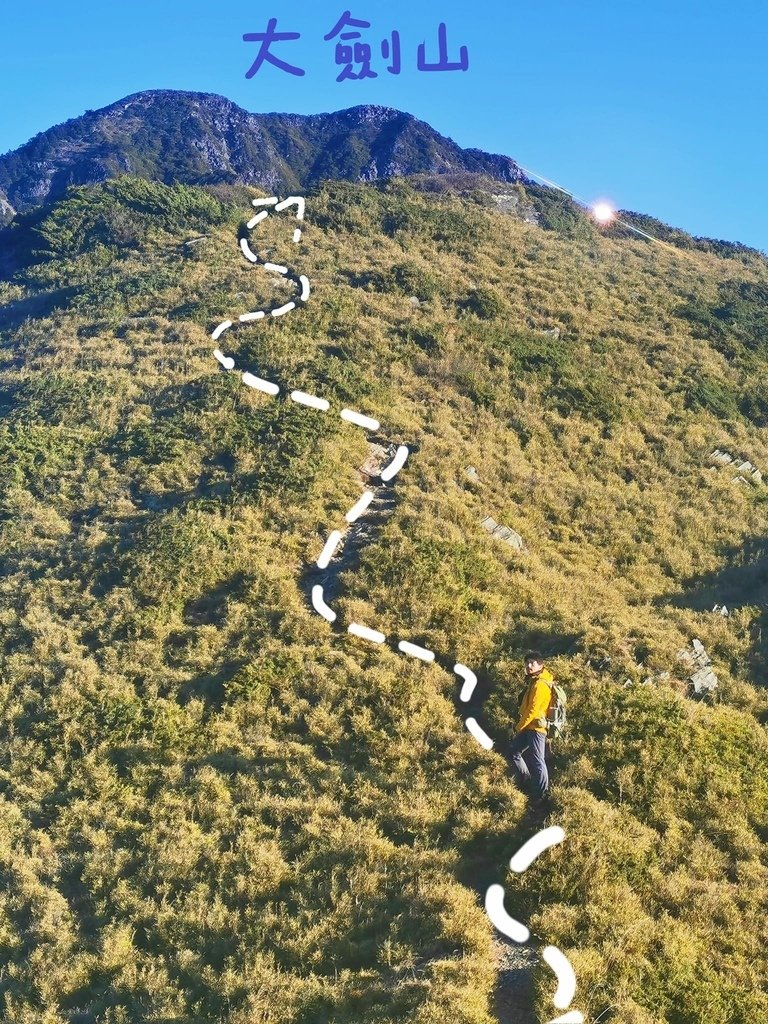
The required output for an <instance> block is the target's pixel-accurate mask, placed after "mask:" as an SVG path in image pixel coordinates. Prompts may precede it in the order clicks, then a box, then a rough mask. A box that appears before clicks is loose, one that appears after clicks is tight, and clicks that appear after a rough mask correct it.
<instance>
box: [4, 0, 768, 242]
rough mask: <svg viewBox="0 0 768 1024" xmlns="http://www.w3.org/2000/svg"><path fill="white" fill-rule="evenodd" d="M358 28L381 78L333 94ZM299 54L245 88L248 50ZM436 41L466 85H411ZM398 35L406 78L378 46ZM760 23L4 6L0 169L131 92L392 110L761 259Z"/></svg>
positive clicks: (505, 10)
mask: <svg viewBox="0 0 768 1024" xmlns="http://www.w3.org/2000/svg"><path fill="white" fill-rule="evenodd" d="M345 9H348V10H350V11H351V13H352V16H353V17H355V18H357V19H361V20H365V21H369V22H370V23H371V27H370V29H365V30H362V31H363V38H364V40H367V41H369V42H370V43H371V44H372V47H373V51H374V61H373V69H374V70H375V71H378V77H377V78H375V79H367V80H360V81H344V82H337V81H336V75H337V73H338V71H339V69H338V68H337V67H336V65H335V64H334V45H335V41H331V42H326V41H324V40H323V36H324V35H325V34H327V33H329V32H330V31H331V29H332V28H333V27H334V25H335V23H336V22H337V21H338V19H339V17H340V16H341V14H342V13H343V11H344V10H345ZM271 17H276V18H277V28H278V31H295V32H300V34H301V35H300V38H299V39H298V40H295V41H288V42H282V43H278V44H275V46H274V49H273V52H274V53H275V55H277V56H280V57H282V58H283V59H284V60H287V61H289V62H290V63H293V64H295V65H298V66H300V67H303V68H304V69H305V71H306V74H305V75H304V76H302V77H297V76H293V75H289V74H286V73H285V72H283V71H280V70H279V69H277V68H275V67H272V66H270V65H264V66H263V67H262V69H261V70H260V71H259V72H258V74H256V75H255V76H254V77H253V78H251V79H250V80H247V79H246V78H245V73H246V71H247V70H248V68H249V67H250V65H251V62H252V60H253V59H254V56H255V45H254V44H247V43H245V42H243V40H242V36H243V35H244V34H245V33H248V32H259V31H264V29H265V28H266V25H267V22H268V21H269V19H270V18H271ZM441 21H442V22H444V23H445V24H446V26H447V38H448V48H449V57H450V58H451V59H458V49H459V46H460V45H465V46H466V47H467V49H468V54H469V68H468V70H467V71H464V72H462V71H444V72H426V71H418V70H417V69H416V48H417V45H418V44H419V43H421V42H422V41H424V42H425V43H426V47H427V60H435V59H436V58H437V28H438V24H439V23H440V22H441ZM393 30H397V31H398V32H399V34H400V41H401V55H402V70H401V73H400V74H399V75H394V74H389V73H387V71H386V64H385V62H384V61H383V59H382V58H381V54H380V49H379V47H380V43H381V41H382V40H383V39H384V38H389V37H390V36H391V33H392V31H393ZM767 44H768V5H765V4H764V3H762V2H760V3H758V2H757V0H735V2H733V3H731V4H724V3H721V4H717V5H714V4H712V5H707V4H706V2H702V0H696V2H693V0H664V2H662V0H644V2H642V3H641V2H637V0H620V2H619V3H607V2H602V0H583V2H581V3H576V2H565V0H552V2H549V3H535V2H531V0H526V2H525V3H522V2H518V0H511V2H509V0H508V2H502V0H487V2H486V3H485V4H484V5H480V6H478V7H474V5H472V4H466V3H464V4H459V3H457V2H455V0H422V3H420V4H418V5H417V4H415V3H413V2H409V3H406V2H404V0H393V2H391V3H387V4H384V3H382V2H381V0H377V2H373V0H340V2H339V3H338V4H334V3H328V2H327V0H320V2H314V3H309V2H299V3H295V4H293V5H285V4H280V3H277V2H276V0H258V2H253V0H252V2H246V0H232V2H226V0H225V2H224V3H218V4H215V3H213V2H210V0H209V2H204V0H186V2H185V3H180V2H177V0H165V2H163V0H154V2H150V0H133V2H132V3H131V4H129V5H123V4H115V5H113V4H105V3H104V2H103V0H99V2H98V3H97V2H96V0H79V2H78V3H77V4H74V3H69V4H63V3H61V2H56V3H54V2H53V0H40V2H38V3H36V4H14V5H13V6H12V7H11V9H10V11H8V12H6V13H5V14H4V16H3V31H2V38H0V54H1V55H2V60H0V98H1V99H2V110H3V117H2V121H1V122H0V152H5V151H7V150H9V149H14V148H16V147H17V146H19V145H21V144H22V143H23V142H25V141H27V139H29V138H30V137H31V136H33V135H35V134H36V133H37V132H39V131H43V130H44V129H46V128H48V127H50V126H51V125H52V124H56V123H58V122H60V121H63V120H66V119H67V118H70V117H77V116H78V115H80V114H81V113H83V111H84V110H86V109H88V108H91V109H95V108H98V107H101V106H106V105H107V104H109V103H112V102H114V101H115V100H118V99H120V98H122V97H123V96H126V95H128V94H129V93H132V92H138V91H140V90H143V89H152V88H171V89H192V90H196V91H201V92H215V93H219V94H221V95H224V96H227V97H229V98H230V99H232V100H234V101H235V102H236V103H239V104H240V105H241V106H243V107H245V108H246V109H248V110H252V111H257V112H265V111H274V110H288V111H294V112H297V113H315V112H319V111H327V110H339V109H341V108H343V107H349V106H354V105H355V104H358V103H379V104H384V105H387V106H393V107H398V108H400V109H402V110H408V111H410V112H411V113H413V114H415V115H416V116H417V117H420V118H422V119H423V120H425V121H427V122H429V123H430V124H431V125H432V126H433V127H434V128H435V129H437V130H438V131H439V132H441V133H442V134H443V135H447V136H450V137H451V138H452V139H454V140H455V141H456V142H458V143H459V144H460V145H462V146H476V147H479V148H481V149H485V150H488V151H490V152H496V153H504V154H506V155H508V156H511V157H513V158H515V159H517V160H519V161H520V163H522V164H523V165H525V166H526V167H529V168H531V169H533V170H535V171H538V172H539V173H540V174H543V175H546V176H547V177H549V178H552V179H553V180H555V181H557V182H559V183H561V184H562V185H564V186H565V187H567V188H569V189H570V190H572V191H573V192H575V193H576V194H578V195H580V196H583V197H584V198H585V199H588V200H592V199H596V198H598V197H600V198H603V197H607V198H610V199H611V200H613V201H614V202H615V203H616V204H617V205H618V206H620V207H622V208H624V209H630V210H637V211H641V212H643V213H649V214H652V215H653V216H656V217H659V218H660V219H662V220H665V221H667V222H668V223H671V224H674V225H676V226H679V227H682V228H685V229H686V230H689V231H691V232H693V233H694V234H700V235H708V236H711V237H716V238H728V239H732V240H737V241H742V242H745V243H747V244H750V245H754V246H757V247H758V248H761V249H764V250H768V202H766V198H765V187H764V181H765V179H766V165H767V164H768V160H767V158H768V102H767V101H768V59H767V58H766V53H767V52H768V46H767Z"/></svg>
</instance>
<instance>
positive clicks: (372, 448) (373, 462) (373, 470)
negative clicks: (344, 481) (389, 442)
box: [360, 442, 397, 476]
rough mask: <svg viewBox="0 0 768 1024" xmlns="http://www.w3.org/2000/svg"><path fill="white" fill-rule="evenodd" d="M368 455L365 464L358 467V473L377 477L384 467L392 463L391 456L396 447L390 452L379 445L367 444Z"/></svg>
mask: <svg viewBox="0 0 768 1024" xmlns="http://www.w3.org/2000/svg"><path fill="white" fill-rule="evenodd" d="M368 449H369V450H368V455H367V457H366V460H365V462H364V463H363V464H362V466H361V467H360V472H361V473H365V475H366V476H379V474H380V473H381V471H382V469H383V468H384V466H386V465H387V463H389V462H391V461H392V456H393V455H394V453H395V451H397V448H396V447H393V448H392V450H391V451H390V450H389V449H387V448H385V447H384V446H383V445H381V444H373V443H371V442H369V444H368Z"/></svg>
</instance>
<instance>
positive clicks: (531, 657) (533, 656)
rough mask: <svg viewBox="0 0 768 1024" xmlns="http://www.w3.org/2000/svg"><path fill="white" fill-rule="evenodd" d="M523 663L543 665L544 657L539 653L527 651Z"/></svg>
mask: <svg viewBox="0 0 768 1024" xmlns="http://www.w3.org/2000/svg"><path fill="white" fill-rule="evenodd" d="M523 661H525V662H528V661H538V662H539V664H540V665H543V664H544V655H543V654H542V653H541V651H528V653H527V654H526V656H525V658H524V659H523Z"/></svg>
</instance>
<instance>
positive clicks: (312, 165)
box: [0, 90, 522, 211]
mask: <svg viewBox="0 0 768 1024" xmlns="http://www.w3.org/2000/svg"><path fill="white" fill-rule="evenodd" d="M445 172H472V173H482V174H487V175H490V176H491V177H494V178H498V179H501V180H503V181H510V182H513V181H518V180H520V179H521V178H522V175H521V173H520V171H519V169H518V167H517V165H516V164H515V163H514V161H513V160H510V159H509V158H508V157H503V156H493V155H490V154H488V153H483V152H481V151H480V150H476V149H468V150H463V149H461V148H460V147H459V146H457V145H456V144H455V143H454V142H452V141H451V140H450V139H446V138H444V137H443V136H442V135H439V134H438V133H437V132H436V131H434V129H432V128H430V126H429V125H427V124H425V123H424V122H423V121H419V120H418V119H417V118H415V117H413V115H411V114H407V113H403V112H401V111H399V110H393V109H392V108H389V107H377V106H359V107H352V108H350V109H348V110H341V111H338V112H336V113H332V114H313V115H307V116H304V115H299V114H251V113H248V112H247V111H245V110H243V109H242V108H241V107H238V106H237V105H236V104H234V103H232V102H231V101H230V100H227V99H224V98H223V97H221V96H215V95H211V94H208V93H195V92H182V91H175V90H151V91H147V92H141V93H136V94H134V95H132V96H128V97H126V98H125V99H123V100H120V101H118V102H117V103H113V104H111V105H110V106H108V107H104V108H103V109H101V110H96V111H88V112H87V113H86V114H84V115H83V116H82V117H78V118H74V119H72V120H70V121H67V122H65V123H64V124H61V125H57V126H55V127H53V128H51V129H49V130H48V131H45V132H42V133H41V134H39V135H36V136H35V137H34V138H33V139H31V140H30V141H29V142H28V143H26V144H25V145H24V146H21V147H20V148H19V149H17V150H15V151H14V152H12V153H7V154H5V155H4V156H1V157H0V189H3V190H4V191H5V192H6V194H7V196H8V199H9V200H10V202H11V203H12V204H13V205H14V206H15V207H16V209H18V210H20V211H24V210H29V209H31V208H32V207H34V206H37V205H39V204H41V203H44V202H48V201H51V200H54V199H58V198H60V197H61V196H62V195H63V193H64V190H65V188H66V186H67V185H72V184H73V185H81V184H88V183H94V182H99V181H105V180H106V179H107V178H110V177H114V176H115V175H118V174H122V173H128V174H135V175H140V176H142V177H146V178H149V179H150V180H155V181H164V182H171V181H180V182H186V183H189V184H201V183H212V182H229V183H234V182H240V183H243V184H260V185H262V186H263V187H264V188H266V189H277V190H280V189H282V190H283V191H290V190H292V189H297V188H306V187H309V186H311V185H313V184H315V183H317V182H318V181H320V180H322V179H323V178H344V179H350V180H372V179H376V178H381V177H387V176H390V175H406V174H416V173H445Z"/></svg>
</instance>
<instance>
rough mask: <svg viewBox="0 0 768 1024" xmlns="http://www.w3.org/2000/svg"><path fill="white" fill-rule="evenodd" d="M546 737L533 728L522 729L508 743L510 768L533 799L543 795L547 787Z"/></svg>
mask: <svg viewBox="0 0 768 1024" xmlns="http://www.w3.org/2000/svg"><path fill="white" fill-rule="evenodd" d="M546 739H547V737H546V736H544V735H543V734H542V733H540V732H536V731H535V730H534V729H523V731H522V732H519V733H518V734H517V735H516V736H515V738H514V739H513V740H512V743H511V744H510V747H509V751H510V754H511V757H512V770H513V771H514V773H515V778H516V779H517V782H518V784H519V785H520V787H521V788H522V789H524V790H526V791H528V792H530V794H531V796H532V797H533V798H534V799H539V798H540V797H543V796H544V794H545V793H546V792H547V790H548V789H549V774H548V772H547V762H546V760H545V753H546V749H545V744H546Z"/></svg>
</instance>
